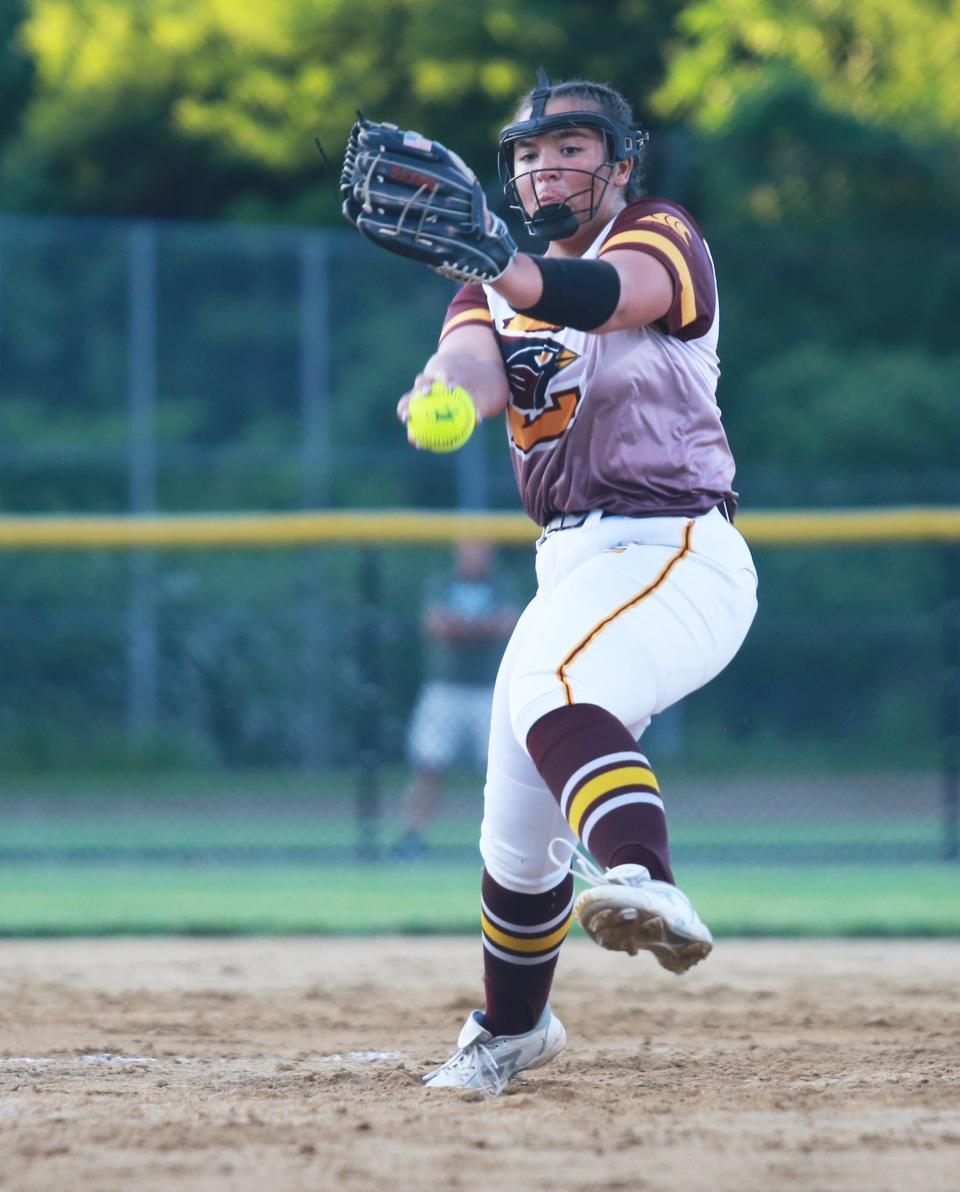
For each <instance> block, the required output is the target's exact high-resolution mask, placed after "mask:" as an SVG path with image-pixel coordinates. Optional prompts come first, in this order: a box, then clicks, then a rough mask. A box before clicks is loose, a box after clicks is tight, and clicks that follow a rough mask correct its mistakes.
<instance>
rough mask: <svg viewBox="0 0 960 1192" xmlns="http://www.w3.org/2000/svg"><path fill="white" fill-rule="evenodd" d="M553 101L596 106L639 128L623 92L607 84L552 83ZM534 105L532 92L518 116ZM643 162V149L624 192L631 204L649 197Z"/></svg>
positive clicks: (519, 106) (522, 101) (586, 81)
mask: <svg viewBox="0 0 960 1192" xmlns="http://www.w3.org/2000/svg"><path fill="white" fill-rule="evenodd" d="M551 99H584V100H586V101H587V102H588V103H592V104H595V105H596V106H597V108H598V109H599V110H600V111H601V112H604V113H605V114H606V115H607V116H611V117H612V118H613V119H614V120H619V121H620V123H621V124H625V125H626V126H627V128H629V129H634V128H636V123H635V121H634V117H633V109H632V108H631V107H630V105H629V103H627V101H626V100H625V99H624V98H623V96H622V95H621V94H620V92H619V91H617V90H615V89H614V88H613V87H611V86H609V85H608V84H607V83H593V82H591V81H590V80H589V79H566V80H564V81H562V82H560V83H551V84H550V94H549V95H548V96H547V103H549V102H550V100H551ZM532 105H533V91H528V92H527V94H526V95H524V96H521V98H520V102H519V103H518V104H517V113H518V114H519V113H520V112H521V111H522V110H523V108H529V107H532ZM643 159H644V154H643V149H642V147H641V148H640V149H638V151H637V153H636V155H635V156H634V158H633V169H632V170H631V171H630V177H629V178H628V179H627V185H626V188H625V189H624V198H625V199H626V200H627V202H628V203H634V202H636V200H637V199H639V198H642V197H643V195H644V193H645V192H644V181H645V178H644V174H645V170H644V160H643Z"/></svg>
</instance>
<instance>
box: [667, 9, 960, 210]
mask: <svg viewBox="0 0 960 1192" xmlns="http://www.w3.org/2000/svg"><path fill="white" fill-rule="evenodd" d="M958 77H960V2H958V0H860V2H858V3H856V4H854V3H843V2H838V0H697V2H695V3H692V4H690V5H688V6H687V7H686V8H685V9H684V11H683V12H682V13H681V14H680V16H679V18H678V21H677V38H676V41H675V43H674V46H673V48H672V50H671V51H670V54H669V69H668V73H667V77H666V79H665V81H664V83H663V84H662V85H661V87H660V88H659V89H658V90H657V92H656V94H655V95H654V96H653V97H652V104H653V107H654V109H655V110H656V112H657V113H658V114H659V115H660V116H661V117H662V118H664V119H668V120H674V121H681V122H683V123H684V124H686V125H687V126H689V127H690V128H691V129H693V130H695V132H696V133H697V134H698V137H697V142H696V152H695V155H694V165H695V167H696V168H695V170H694V171H693V173H694V174H695V176H696V178H697V179H698V182H697V183H696V185H697V188H698V191H699V193H700V195H701V197H702V201H703V202H705V203H706V204H707V205H708V207H709V208H710V210H711V212H713V213H715V214H716V215H718V216H720V217H722V218H726V219H727V220H728V221H729V222H730V223H733V224H739V225H741V226H742V225H749V224H751V223H755V224H769V225H776V224H794V225H796V224H797V223H802V224H806V225H817V226H832V227H860V228H862V227H864V226H873V227H889V226H890V225H892V224H897V223H899V224H901V225H902V224H903V221H904V220H905V219H912V220H914V221H916V222H917V223H918V224H920V225H921V226H922V225H923V224H924V223H926V222H928V221H931V220H934V219H941V220H942V219H948V220H951V221H952V222H955V220H956V212H957V204H958V199H960V138H958V134H960V87H958V86H957V79H958Z"/></svg>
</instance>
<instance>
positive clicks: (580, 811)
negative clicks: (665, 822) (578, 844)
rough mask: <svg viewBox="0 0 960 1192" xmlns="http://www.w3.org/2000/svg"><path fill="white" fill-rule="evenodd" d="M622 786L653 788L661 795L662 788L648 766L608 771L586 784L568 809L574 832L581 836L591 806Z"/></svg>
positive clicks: (626, 767) (625, 767)
mask: <svg viewBox="0 0 960 1192" xmlns="http://www.w3.org/2000/svg"><path fill="white" fill-rule="evenodd" d="M620 786H630V787H639V786H642V787H645V788H652V789H653V790H655V791H657V792H658V793H659V791H660V787H659V786H658V785H657V780H656V778H655V777H654V774H653V771H652V770H648V769H647V768H646V766H621V767H620V768H619V769H617V770H608V771H607V772H606V773H605V774H598V775H597V776H596V778H591V779H590V781H589V782H585V783H584V784H583V786H582V787H581V788H580V789H579V790H578V791H577V793H576V795H574V797H573V799H572V800H571V802H570V806H569V807H568V808H567V822H568V823H569V824H570V827H571V828H573V830H574V832H576V834H577V835H578V836H579V835H580V825H581V824H582V823H583V820H584V817H585V816H586V814H587V812H588V811H589V810H590V808H591V806H592V805H593V804H594V803H596V801H597V800H598V799H601V798H602V797H603V796H604V795H608V794H609V793H610V792H611V791H614V790H616V789H617V787H620Z"/></svg>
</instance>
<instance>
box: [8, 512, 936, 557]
mask: <svg viewBox="0 0 960 1192" xmlns="http://www.w3.org/2000/svg"><path fill="white" fill-rule="evenodd" d="M737 528H738V529H739V530H741V532H742V533H743V535H744V536H745V537H746V539H747V540H748V542H750V543H752V544H755V545H770V546H799V545H811V544H823V545H829V544H842V543H861V544H864V545H866V544H882V543H895V542H900V543H903V542H944V543H947V542H960V507H952V506H951V507H944V506H912V507H904V508H895V509H817V510H810V509H808V510H804V509H794V510H789V511H786V512H774V511H769V510H758V511H756V512H750V513H743V514H741V515H740V516H739V517H738V518H737ZM538 532H539V530H538V528H537V527H536V526H535V525H533V523H532V522H530V521H529V519H528V518H526V517H524V516H523V515H522V514H519V513H457V512H445V511H435V510H429V511H426V510H384V511H376V510H352V511H349V512H348V511H343V512H293V513H227V514H168V515H159V514H158V515H155V516H143V515H103V516H94V515H90V516H87V515H68V514H67V515H26V514H23V515H14V516H8V517H0V550H8V551H9V550H64V549H66V550H95V549H108V550H135V549H144V548H152V549H174V548H190V547H238V548H243V547H245V548H250V549H261V548H268V547H284V546H305V545H311V544H317V545H320V544H337V543H339V544H341V545H346V546H349V545H359V544H364V543H366V544H375V545H380V546H389V545H396V544H398V543H426V544H429V543H448V542H454V541H458V540H459V539H462V538H484V539H489V540H490V541H492V542H500V543H516V544H520V545H523V544H530V543H531V542H532V541H533V540H534V539H535V537H536V535H537V534H538Z"/></svg>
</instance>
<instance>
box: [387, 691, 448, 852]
mask: <svg viewBox="0 0 960 1192" xmlns="http://www.w3.org/2000/svg"><path fill="white" fill-rule="evenodd" d="M449 686H450V685H449V684H445V683H440V682H437V681H435V680H430V681H428V682H427V683H425V684H424V685H423V688H422V690H421V692H420V695H419V696H418V698H417V702H416V705H415V706H414V710H413V715H412V716H411V718H410V728H409V732H408V738H407V757H408V761H409V763H410V768H411V778H410V785H409V787H408V789H407V792H406V797H405V799H404V808H403V826H402V830H401V834H400V837H399V839H398V840H397V841H396V843H395V844H394V845H393V847H392V848H391V850H390V853H391V856H392V857H394V858H395V859H396V860H416V859H417V858H419V857H422V856H423V855H424V854H425V853H426V851H427V845H426V841H425V840H424V832H425V830H426V828H427V826H428V824H429V823H430V821H431V820H432V818H433V816H434V813H435V812H436V808H437V805H438V803H439V801H440V796H441V794H442V791H443V780H444V776H445V774H446V772H447V769H448V768H449V766H450V763H451V761H452V759H453V756H454V752H455V750H456V743H457V733H458V732H459V731H460V730H459V725H458V722H457V719H456V710H455V707H454V701H453V700H451V698H450V694H449V692H448V691H447V688H448V687H449Z"/></svg>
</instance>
